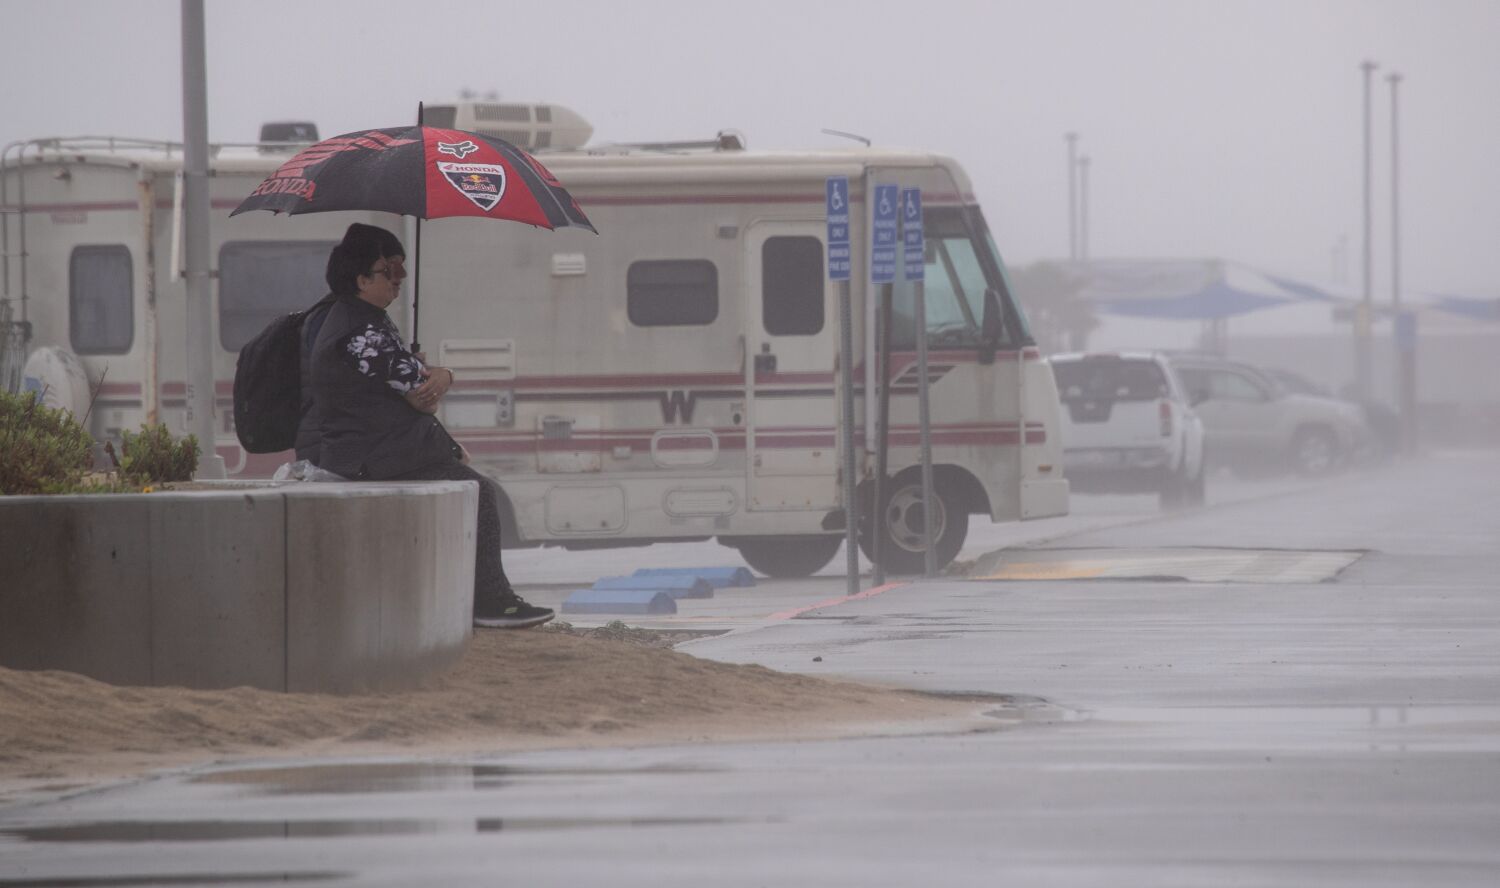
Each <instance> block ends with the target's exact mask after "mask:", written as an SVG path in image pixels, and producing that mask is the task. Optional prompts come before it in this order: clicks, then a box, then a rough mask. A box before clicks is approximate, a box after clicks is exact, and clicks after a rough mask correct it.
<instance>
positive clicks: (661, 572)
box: [632, 567, 755, 589]
mask: <svg viewBox="0 0 1500 888" xmlns="http://www.w3.org/2000/svg"><path fill="white" fill-rule="evenodd" d="M632 576H637V577H646V576H652V577H678V576H690V577H702V578H703V579H705V580H708V584H709V585H710V586H713V587H714V588H715V589H725V588H728V587H730V586H754V585H755V575H754V574H752V573H751V572H750V569H749V568H747V567H643V568H641V569H640V570H637V571H636V572H635V573H634V574H632Z"/></svg>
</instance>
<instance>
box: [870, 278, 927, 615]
mask: <svg viewBox="0 0 1500 888" xmlns="http://www.w3.org/2000/svg"><path fill="white" fill-rule="evenodd" d="M894 289H895V285H894V284H881V285H880V345H879V349H880V351H879V360H878V361H877V362H876V363H878V364H879V365H880V371H879V373H880V414H879V418H878V419H877V420H876V425H877V432H876V437H875V496H874V498H873V502H874V504H875V505H874V507H873V508H872V509H871V515H873V516H874V520H873V521H871V522H870V561H871V562H872V563H871V565H870V583H871V584H872V585H875V586H879V585H881V584H883V583H884V582H885V565H884V564H883V563H882V562H884V561H885V521H886V514H885V495H886V483H885V473H886V469H887V467H888V465H889V460H890V441H891V435H890V427H891V295H892V291H893V290H894ZM917 335H918V336H919V337H920V336H921V335H922V332H921V331H918V333H917Z"/></svg>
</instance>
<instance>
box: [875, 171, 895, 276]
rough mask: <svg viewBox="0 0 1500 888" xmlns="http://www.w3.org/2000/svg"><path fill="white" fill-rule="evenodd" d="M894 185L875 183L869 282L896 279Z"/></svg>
mask: <svg viewBox="0 0 1500 888" xmlns="http://www.w3.org/2000/svg"><path fill="white" fill-rule="evenodd" d="M897 190H898V189H897V188H896V186H895V185H876V186H875V197H874V206H873V208H872V209H873V210H874V224H873V225H871V226H870V282H871V283H875V284H889V283H891V282H892V281H894V280H895V279H896V226H897V221H896V219H897V214H896V206H897V202H898V200H899V198H898V197H897Z"/></svg>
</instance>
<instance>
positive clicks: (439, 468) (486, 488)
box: [390, 460, 515, 602]
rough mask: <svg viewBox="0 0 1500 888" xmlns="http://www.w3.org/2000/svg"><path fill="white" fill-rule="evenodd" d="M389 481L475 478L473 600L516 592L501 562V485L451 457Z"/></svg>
mask: <svg viewBox="0 0 1500 888" xmlns="http://www.w3.org/2000/svg"><path fill="white" fill-rule="evenodd" d="M390 480H392V481H478V482H479V523H478V527H477V530H476V533H475V535H474V537H475V539H474V600H475V601H476V602H478V601H484V600H487V599H491V598H494V597H500V598H510V597H511V596H513V595H514V594H515V592H514V591H512V590H511V588H510V580H508V579H506V577H505V567H504V566H503V565H501V563H500V488H499V486H498V485H496V484H495V482H494V481H491V480H490V479H489V478H487V477H485V476H484V475H481V474H479V473H478V472H476V471H474V470H473V469H471V468H469V467H468V466H466V465H464V464H463V463H461V462H459V461H457V460H453V461H451V462H445V463H435V464H433V465H430V466H426V467H424V468H420V469H417V470H416V471H415V472H407V473H406V474H405V475H398V476H397V477H395V478H392V479H390Z"/></svg>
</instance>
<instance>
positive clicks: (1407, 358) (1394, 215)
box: [1385, 71, 1417, 453]
mask: <svg viewBox="0 0 1500 888" xmlns="http://www.w3.org/2000/svg"><path fill="white" fill-rule="evenodd" d="M1385 79H1386V82H1388V83H1390V85H1391V310H1392V312H1393V317H1394V318H1395V319H1396V321H1395V322H1396V323H1397V324H1401V323H1402V312H1401V162H1400V160H1401V151H1400V147H1401V146H1400V139H1399V133H1400V129H1399V126H1398V122H1399V119H1400V117H1399V108H1398V104H1397V99H1396V93H1397V89H1396V88H1397V87H1398V86H1399V85H1400V84H1401V80H1402V76H1401V74H1400V73H1399V72H1395V71H1393V72H1391V73H1390V74H1387V75H1386V78H1385ZM1412 338H1413V339H1415V337H1412ZM1396 410H1397V413H1398V414H1399V415H1400V417H1401V435H1400V439H1399V443H1398V446H1399V447H1400V449H1401V451H1402V452H1403V453H1411V452H1412V451H1413V450H1415V449H1416V440H1417V434H1416V432H1417V353H1416V342H1415V341H1411V342H1404V343H1403V342H1401V341H1400V337H1397V343H1396Z"/></svg>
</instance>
